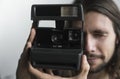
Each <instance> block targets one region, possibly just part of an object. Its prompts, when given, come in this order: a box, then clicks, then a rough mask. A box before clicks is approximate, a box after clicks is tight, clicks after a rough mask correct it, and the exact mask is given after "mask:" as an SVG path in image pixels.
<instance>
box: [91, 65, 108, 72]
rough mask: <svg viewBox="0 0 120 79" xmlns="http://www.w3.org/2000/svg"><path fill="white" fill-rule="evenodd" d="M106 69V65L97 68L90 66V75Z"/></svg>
mask: <svg viewBox="0 0 120 79" xmlns="http://www.w3.org/2000/svg"><path fill="white" fill-rule="evenodd" d="M105 68H106V64H101V65H99V66H94V65H91V66H90V73H98V72H100V71H102V70H104V69H105Z"/></svg>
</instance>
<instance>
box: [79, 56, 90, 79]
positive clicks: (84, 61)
mask: <svg viewBox="0 0 120 79" xmlns="http://www.w3.org/2000/svg"><path fill="white" fill-rule="evenodd" d="M89 70H90V65H89V63H88V61H87V57H86V55H83V56H82V63H81V73H80V75H79V76H80V77H87V75H88V73H89Z"/></svg>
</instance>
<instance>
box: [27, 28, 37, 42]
mask: <svg viewBox="0 0 120 79" xmlns="http://www.w3.org/2000/svg"><path fill="white" fill-rule="evenodd" d="M35 34H36V31H35V28H32V29H31V32H30V36H29V38H28V42H31V43H32V42H33V40H34V38H35Z"/></svg>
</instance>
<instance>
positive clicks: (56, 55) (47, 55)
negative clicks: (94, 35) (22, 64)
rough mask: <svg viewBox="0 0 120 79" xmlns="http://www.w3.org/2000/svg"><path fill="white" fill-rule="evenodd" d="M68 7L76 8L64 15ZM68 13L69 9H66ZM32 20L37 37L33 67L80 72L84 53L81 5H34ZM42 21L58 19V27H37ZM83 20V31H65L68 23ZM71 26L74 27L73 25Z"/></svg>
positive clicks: (68, 29) (32, 57)
mask: <svg viewBox="0 0 120 79" xmlns="http://www.w3.org/2000/svg"><path fill="white" fill-rule="evenodd" d="M65 8H72V9H75V11H76V12H75V13H73V14H65V15H63V13H61V12H62V10H63V9H65ZM65 10H66V9H65ZM31 19H32V20H33V26H34V28H35V30H36V36H35V39H34V41H33V44H32V48H31V49H30V60H31V64H32V65H33V67H39V68H49V69H65V70H66V69H68V70H71V69H72V70H79V69H80V62H81V56H82V54H83V22H84V15H83V8H82V5H81V4H79V5H78V4H76V5H75V4H74V5H73V4H62V5H58V4H56V5H55V4H53V5H52V4H50V5H33V6H32V9H31ZM40 20H55V22H56V27H55V28H52V27H38V24H39V21H40ZM74 20H80V21H81V23H82V24H81V25H82V26H81V28H80V29H76V28H64V27H65V22H66V21H74ZM71 27H72V25H71Z"/></svg>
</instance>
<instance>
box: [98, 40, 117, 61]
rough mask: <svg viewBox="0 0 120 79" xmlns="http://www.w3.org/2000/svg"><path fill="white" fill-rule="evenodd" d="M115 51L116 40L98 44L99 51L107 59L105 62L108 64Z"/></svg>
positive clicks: (103, 41)
mask: <svg viewBox="0 0 120 79" xmlns="http://www.w3.org/2000/svg"><path fill="white" fill-rule="evenodd" d="M114 49H115V41H114V39H106V40H102V41H99V42H98V51H99V52H100V53H101V54H102V55H103V56H104V57H105V59H104V61H105V62H108V61H109V60H110V59H111V57H112V55H113V53H114Z"/></svg>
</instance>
